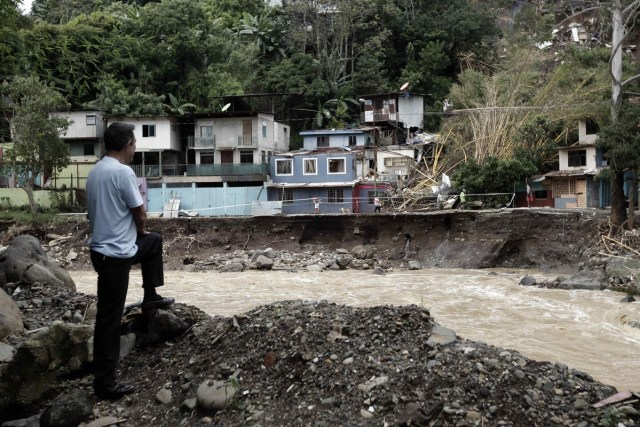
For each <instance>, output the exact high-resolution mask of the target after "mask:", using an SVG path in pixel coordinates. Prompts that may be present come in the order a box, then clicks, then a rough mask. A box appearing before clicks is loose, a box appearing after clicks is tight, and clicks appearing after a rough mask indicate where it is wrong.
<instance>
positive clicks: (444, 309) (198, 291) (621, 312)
mask: <svg viewBox="0 0 640 427" xmlns="http://www.w3.org/2000/svg"><path fill="white" fill-rule="evenodd" d="M70 274H71V275H72V277H73V279H74V280H75V282H76V285H77V288H78V291H79V292H83V293H86V294H95V293H96V275H95V273H94V272H93V271H71V272H70ZM165 274H166V285H165V287H164V288H163V289H161V292H160V293H161V294H162V295H164V296H173V297H175V298H176V300H177V301H179V302H182V303H185V304H190V305H193V306H196V307H198V308H200V309H201V310H203V311H205V312H206V313H208V314H211V315H216V314H219V315H225V316H231V315H234V314H240V313H244V312H246V311H249V310H251V309H252V308H254V307H257V306H260V305H264V304H269V303H272V302H275V301H281V300H290V299H302V300H322V299H326V300H329V301H331V302H335V303H338V304H345V305H352V306H359V307H370V306H376V305H385V304H390V305H406V304H416V305H420V306H424V307H426V308H428V309H429V310H430V312H431V314H432V315H433V316H434V318H435V320H436V322H438V323H439V324H441V325H443V326H446V327H449V328H451V329H453V330H455V331H456V333H457V334H458V335H459V336H461V337H465V338H468V339H471V340H474V341H483V342H486V343H489V344H493V345H495V346H499V347H504V348H507V349H515V350H517V351H519V352H520V353H522V354H524V355H525V356H527V357H529V358H532V359H535V360H541V361H542V360H548V361H552V362H561V363H564V364H566V365H568V366H569V367H572V368H575V369H578V370H581V371H584V372H587V373H589V374H590V375H591V376H593V377H594V378H595V379H596V380H598V381H601V382H603V383H605V384H610V385H613V386H615V387H616V388H618V390H632V391H640V329H638V328H633V327H630V326H628V325H625V321H627V320H636V321H640V302H634V303H621V302H619V301H620V300H621V299H622V298H623V297H624V296H625V295H624V294H621V293H617V292H608V291H603V292H598V291H583V290H573V291H566V290H557V289H542V288H536V287H524V286H520V285H518V282H519V281H520V279H521V278H522V277H523V276H524V275H526V274H530V275H533V276H534V277H536V278H537V279H538V280H541V279H550V278H552V277H551V276H545V275H544V274H543V273H536V272H532V271H530V270H527V271H513V270H510V271H504V270H461V269H425V270H419V271H398V272H390V273H387V274H385V275H376V274H372V272H370V271H355V270H346V271H338V272H318V273H312V272H297V273H290V272H283V271H272V272H261V271H254V270H250V271H245V272H242V273H219V272H216V271H208V272H195V273H194V272H191V273H188V272H184V271H167V272H166V273H165ZM141 283H142V279H141V276H140V272H139V271H133V272H132V273H131V283H130V286H129V293H128V297H127V302H128V303H132V302H136V301H139V300H140V299H141V298H142V289H141V287H140V285H141Z"/></svg>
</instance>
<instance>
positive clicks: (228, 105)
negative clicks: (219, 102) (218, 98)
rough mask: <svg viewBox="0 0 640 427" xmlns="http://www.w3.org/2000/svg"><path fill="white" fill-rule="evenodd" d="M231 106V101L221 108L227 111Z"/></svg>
mask: <svg viewBox="0 0 640 427" xmlns="http://www.w3.org/2000/svg"><path fill="white" fill-rule="evenodd" d="M229 107H231V103H230V102H228V103H226V104H225V105H224V107H222V110H221V111H222V112H225V111H227V110H228V109H229Z"/></svg>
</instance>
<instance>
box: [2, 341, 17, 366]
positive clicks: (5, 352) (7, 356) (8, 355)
mask: <svg viewBox="0 0 640 427" xmlns="http://www.w3.org/2000/svg"><path fill="white" fill-rule="evenodd" d="M15 352H16V350H15V348H13V346H10V345H9V344H5V343H3V342H0V363H9V362H11V361H12V360H13V355H14V354H15Z"/></svg>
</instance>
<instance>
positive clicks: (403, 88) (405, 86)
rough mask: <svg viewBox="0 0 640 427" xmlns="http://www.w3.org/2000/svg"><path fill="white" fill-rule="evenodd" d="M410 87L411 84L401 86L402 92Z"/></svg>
mask: <svg viewBox="0 0 640 427" xmlns="http://www.w3.org/2000/svg"><path fill="white" fill-rule="evenodd" d="M408 87H409V82H406V83H405V84H403V85H402V86H400V90H405V89H406V88H408Z"/></svg>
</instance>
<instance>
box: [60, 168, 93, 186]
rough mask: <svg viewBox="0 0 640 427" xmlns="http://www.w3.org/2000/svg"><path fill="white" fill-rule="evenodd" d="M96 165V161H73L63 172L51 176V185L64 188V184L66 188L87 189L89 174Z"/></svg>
mask: <svg viewBox="0 0 640 427" xmlns="http://www.w3.org/2000/svg"><path fill="white" fill-rule="evenodd" d="M94 166H95V163H71V164H69V166H67V167H66V168H64V169H63V170H62V172H59V173H56V174H55V176H54V177H52V178H51V186H52V187H54V188H62V186H63V185H64V186H65V187H66V188H73V189H81V190H85V189H86V188H87V175H89V172H90V171H91V169H93V167H94Z"/></svg>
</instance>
